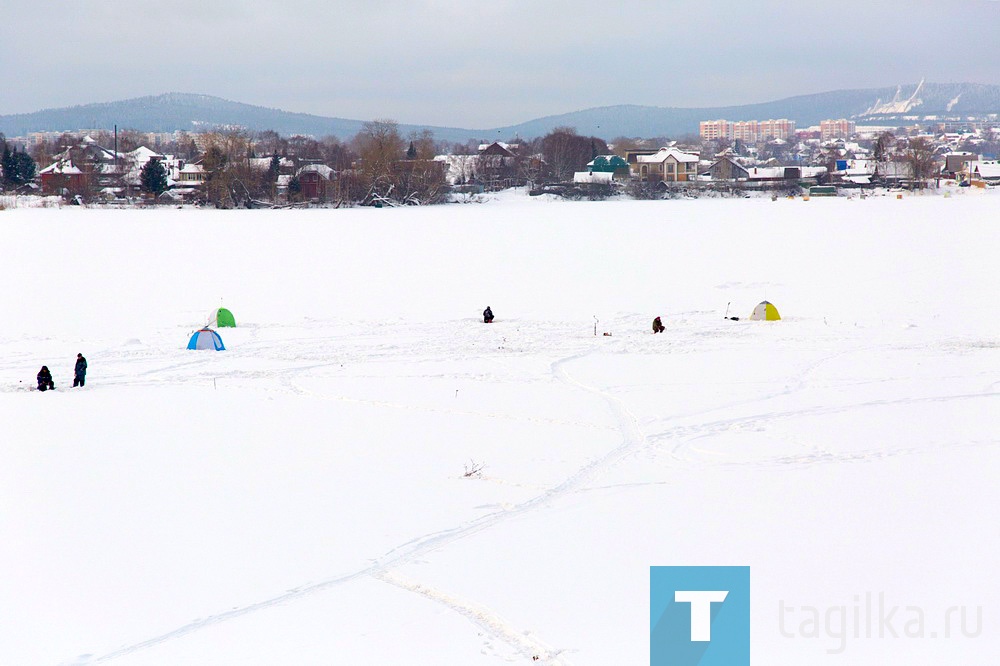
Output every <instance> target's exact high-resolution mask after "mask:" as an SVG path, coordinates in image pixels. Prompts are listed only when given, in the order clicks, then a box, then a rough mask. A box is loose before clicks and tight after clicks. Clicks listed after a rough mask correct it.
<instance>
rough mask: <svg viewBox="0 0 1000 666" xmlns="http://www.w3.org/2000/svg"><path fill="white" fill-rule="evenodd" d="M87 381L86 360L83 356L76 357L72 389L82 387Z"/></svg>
mask: <svg viewBox="0 0 1000 666" xmlns="http://www.w3.org/2000/svg"><path fill="white" fill-rule="evenodd" d="M85 381H87V359H85V358H84V357H83V354H77V355H76V367H74V368H73V387H74V388H76V387H77V386H83V383H84V382H85Z"/></svg>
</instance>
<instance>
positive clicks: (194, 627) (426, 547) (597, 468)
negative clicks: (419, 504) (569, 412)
mask: <svg viewBox="0 0 1000 666" xmlns="http://www.w3.org/2000/svg"><path fill="white" fill-rule="evenodd" d="M595 349H596V348H591V349H589V350H587V351H584V352H578V353H575V354H572V355H571V356H567V357H565V358H562V359H559V360H557V361H555V362H554V363H552V364H551V366H550V371H551V373H552V375H553V376H554V377H556V378H557V379H558V380H560V381H561V382H563V383H565V384H567V385H568V386H571V387H574V388H576V389H579V390H582V391H585V392H587V393H592V394H595V395H598V396H601V397H602V398H604V399H605V400H606V401H607V403H608V404H609V406H610V407H611V410H612V412H613V414H614V416H615V419H616V421H617V423H618V427H619V429H620V431H621V433H622V442H621V444H619V446H617V447H616V448H614V449H612V450H611V451H610V452H608V453H607V454H605V455H604V456H602V457H600V458H597V459H595V460H592V461H591V462H590V463H588V464H587V465H585V466H583V467H582V468H581V469H579V470H577V472H576V473H574V474H573V475H572V476H570V477H568V478H566V479H565V480H563V481H562V482H561V483H559V484H558V485H556V486H553V487H551V488H549V489H548V490H546V491H545V492H543V493H540V494H539V495H537V496H535V497H533V498H532V499H529V500H527V501H525V502H522V503H521V504H518V505H515V506H513V507H512V508H510V509H507V510H501V511H497V512H493V513H490V514H486V515H483V516H481V517H479V518H476V519H473V520H471V521H468V522H466V523H463V524H461V525H458V526H456V527H453V528H450V529H447V530H443V531H439V532H435V533H431V534H427V535H423V536H420V537H417V538H415V539H412V540H410V541H408V542H405V543H403V544H401V545H399V546H397V547H396V548H394V549H392V550H390V551H389V552H387V553H386V554H384V555H383V556H382V557H380V558H379V559H378V560H376V561H375V562H374V564H372V565H371V566H369V567H366V568H364V569H361V570H358V571H355V572H352V573H348V574H344V575H341V576H337V577H334V578H330V579H327V580H325V581H321V582H319V583H315V584H312V585H307V586H303V587H299V588H293V589H291V590H289V591H288V592H286V593H285V594H281V595H278V596H276V597H272V598H270V599H266V600H264V601H260V602H257V603H254V604H250V605H247V606H243V607H240V608H236V609H233V610H230V611H226V612H223V613H218V614H216V615H211V616H209V617H206V618H200V619H197V620H194V621H192V622H190V623H188V624H186V625H184V626H182V627H179V628H177V629H175V630H173V631H170V632H167V633H164V634H161V635H159V636H155V637H152V638H149V639H146V640H144V641H140V642H138V643H134V644H132V645H129V646H126V647H122V648H119V649H118V650H115V651H112V652H109V653H107V654H104V655H102V656H99V657H96V658H94V659H93V660H92V661H91V662H89V663H95V664H98V663H104V662H108V661H112V660H114V659H118V658H121V657H124V656H127V655H130V654H133V653H135V652H138V651H140V650H145V649H148V648H151V647H154V646H156V645H159V644H162V643H165V642H167V641H172V640H176V639H178V638H181V637H183V636H186V635H188V634H190V633H193V632H195V631H199V630H201V629H204V628H206V627H210V626H212V625H215V624H219V623H221V622H226V621H229V620H233V619H236V618H239V617H242V616H244V615H247V614H249V613H255V612H258V611H261V610H265V609H268V608H273V607H275V606H279V605H284V604H287V603H290V602H292V601H294V600H296V599H299V598H302V597H304V596H306V595H311V594H315V593H317V592H321V591H324V590H328V589H330V588H332V587H335V586H338V585H342V584H344V583H347V582H350V581H353V580H357V579H359V578H361V577H363V576H375V577H378V576H380V575H384V574H386V573H387V572H388V571H389V570H390V569H392V568H395V567H399V566H401V565H403V564H406V563H407V562H409V561H411V560H413V559H415V558H418V557H421V556H424V555H426V554H428V553H430V552H433V551H435V550H438V549H440V548H443V547H444V546H446V545H448V544H450V543H453V542H455V541H457V540H459V539H464V538H466V537H469V536H472V535H474V534H477V533H479V532H482V531H483V530H486V529H489V528H491V527H493V526H495V525H497V524H499V523H501V522H503V521H506V520H509V519H511V518H514V517H516V516H520V515H523V514H525V513H527V512H530V511H533V510H536V509H538V508H540V507H542V506H545V505H547V504H549V503H550V502H552V501H553V500H555V499H557V498H559V497H561V496H563V495H566V494H567V493H570V492H573V491H574V490H576V489H578V488H580V487H581V486H583V485H584V484H586V483H587V482H588V481H590V480H591V479H593V478H595V477H596V476H597V475H598V474H599V473H600V472H601V471H602V470H604V469H607V468H608V467H610V466H611V465H613V464H615V463H616V462H618V461H619V460H621V459H622V458H624V457H625V456H627V455H628V454H630V453H632V452H634V451H636V450H638V449H639V448H640V447H641V446H643V445H644V444H645V441H646V439H645V436H644V435H643V433H642V432H641V430H640V429H639V425H638V420H637V419H636V417H635V416H634V415H633V414H632V413H631V412H629V411H628V409H627V408H626V407H625V405H624V403H623V402H622V401H621V400H620V399H619V398H617V397H616V396H613V395H611V394H609V393H607V392H604V391H601V390H600V389H597V388H593V387H591V386H588V385H586V384H583V383H581V382H579V381H577V380H575V379H573V378H572V377H571V376H570V375H569V374H568V373H567V372H566V370H565V368H564V366H566V365H567V364H568V363H571V362H573V361H575V360H578V359H580V358H583V357H585V356H587V355H589V354H591V353H593V351H594V350H595ZM297 370H298V371H301V370H302V368H298V369H297ZM494 635H495V637H496V638H498V639H501V640H504V641H505V642H506V641H507V640H509V638H510V637H509V635H507V633H506V632H505V631H499V633H496V634H494ZM547 654H548V653H547ZM550 663H552V664H557V663H559V662H550Z"/></svg>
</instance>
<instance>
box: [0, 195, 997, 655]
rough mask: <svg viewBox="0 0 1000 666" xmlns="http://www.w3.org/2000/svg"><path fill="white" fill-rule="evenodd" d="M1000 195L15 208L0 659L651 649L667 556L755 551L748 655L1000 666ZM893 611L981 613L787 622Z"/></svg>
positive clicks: (2, 389)
mask: <svg viewBox="0 0 1000 666" xmlns="http://www.w3.org/2000/svg"><path fill="white" fill-rule="evenodd" d="M995 208H996V203H995V199H994V197H992V196H988V195H987V196H977V197H973V196H969V197H953V198H950V199H944V198H941V197H912V198H908V199H904V200H902V201H897V200H894V199H892V200H890V199H875V200H865V201H847V200H843V199H837V200H825V201H822V200H814V201H810V202H802V201H787V200H779V201H777V202H771V201H769V200H745V201H744V200H740V201H683V202H604V203H577V204H572V203H557V202H547V201H536V200H530V199H527V197H524V198H523V199H519V198H514V197H511V198H510V200H505V201H501V202H496V203H491V204H486V205H466V206H445V207H436V208H427V209H405V210H404V209H397V210H385V209H383V210H377V211H376V210H317V211H294V212H293V211H274V212H265V211H250V212H232V213H228V212H211V211H176V210H164V211H134V212H133V211H108V212H102V211H90V210H68V209H62V210H16V211H4V212H3V213H0V239H2V241H3V246H4V247H5V248H7V252H6V256H5V261H4V262H2V264H0V276H2V277H3V281H4V284H6V285H8V287H9V288H8V289H7V290H5V291H4V293H3V294H2V295H0V311H2V312H4V313H5V330H4V331H3V332H2V333H0V349H2V351H3V354H2V356H0V358H2V360H0V420H2V423H3V424H4V432H5V433H6V435H5V437H4V440H5V442H6V443H5V445H4V447H3V449H2V450H3V460H2V461H0V463H2V464H0V539H2V542H3V543H5V544H6V547H5V548H3V549H0V564H2V565H3V568H4V570H5V571H9V572H17V575H16V576H8V577H4V579H3V581H2V582H0V616H2V617H4V618H6V620H5V621H4V622H3V623H2V624H0V663H11V664H67V663H121V664H168V663H170V664H174V663H206V664H207V663H213V664H222V663H240V664H251V663H259V664H273V663H296V664H310V663H315V664H327V663H340V662H344V663H360V664H385V663H415V664H472V663H484V664H489V663H537V662H532V661H531V657H532V656H535V655H537V656H539V657H540V660H539V661H540V662H541V663H543V664H563V665H568V664H574V665H580V664H611V663H615V664H633V663H647V662H648V628H647V627H648V594H649V589H648V571H649V566H651V565H669V564H677V565H701V564H704V565H711V564H749V565H750V566H751V568H752V577H753V594H754V606H753V618H752V619H753V627H754V633H753V641H754V654H755V660H757V659H763V660H766V661H767V663H775V664H801V663H851V664H867V663H871V664H879V663H885V662H886V660H891V661H894V662H897V663H904V662H905V663H935V664H942V663H956V664H968V663H977V661H980V662H981V661H983V660H984V659H988V657H986V655H990V654H992V653H993V651H994V648H995V645H996V635H997V634H996V633H995V632H996V629H995V628H992V629H991V627H990V625H989V624H988V620H989V617H990V614H989V610H990V609H994V610H995V609H996V607H997V603H998V601H1000V598H998V596H1000V595H998V593H997V592H996V591H995V590H994V589H992V588H991V587H989V586H988V585H984V584H983V583H984V580H988V577H989V575H990V571H991V568H992V559H993V554H995V553H996V552H997V546H998V535H997V532H996V530H995V529H993V528H992V527H991V526H993V525H996V524H997V519H998V518H1000V516H998V513H1000V511H998V510H997V509H996V506H997V501H996V500H997V492H996V490H995V487H994V486H995V484H993V482H992V480H993V479H995V478H996V476H997V472H1000V470H998V467H1000V464H998V460H1000V458H998V456H997V449H996V446H997V439H998V438H997V436H996V426H995V416H994V414H995V413H996V411H997V394H998V386H1000V376H998V375H1000V372H998V368H1000V365H998V363H997V351H998V348H1000V343H998V342H997V337H996V331H997V330H998V324H1000V317H998V314H997V312H996V309H995V308H992V307H990V305H989V303H990V302H989V296H990V294H991V293H993V292H995V290H996V289H995V288H996V285H997V283H998V279H997V278H998V270H997V268H996V267H995V258H996V249H997V247H1000V245H998V243H997V240H998V234H997V227H996V223H995V221H994V219H993V218H995V213H994V211H995ZM764 298H767V299H768V300H770V301H772V302H773V303H775V304H776V305H777V307H778V309H779V311H780V312H781V313H782V316H783V317H784V319H783V321H781V322H747V321H740V322H732V321H726V320H724V319H723V314H724V312H725V310H726V304H727V303H731V305H730V314H735V315H737V316H741V317H746V315H748V314H749V312H750V310H751V309H752V308H753V306H754V305H756V303H757V302H759V301H760V300H763V299H764ZM220 301H221V302H222V304H224V305H225V306H226V307H228V308H230V309H231V310H233V312H234V314H235V315H236V319H237V323H238V324H239V326H240V328H237V329H235V330H226V329H223V330H222V331H221V333H222V337H223V339H224V341H225V343H226V345H227V348H228V349H227V351H225V352H220V353H211V352H190V351H187V350H185V349H184V345H185V344H186V342H187V337H188V336H189V334H190V332H191V331H193V330H194V329H195V328H197V327H198V326H200V325H201V324H203V323H205V321H206V320H207V318H208V313H209V312H210V311H211V310H212V308H213V307H217V306H218V305H219V303H220ZM486 305H491V306H492V307H493V310H494V312H496V314H497V322H496V323H494V324H492V325H490V326H486V325H483V324H482V323H481V322H480V321H479V319H478V316H477V315H478V313H479V312H481V310H482V309H483V308H484V307H485V306H486ZM656 314H660V315H662V316H663V321H664V324H665V325H666V327H667V330H666V331H665V332H664V333H663V334H660V335H655V336H654V335H652V334H651V333H650V330H649V322H650V321H651V320H652V317H653V316H655V315H656ZM595 316H596V317H597V318H598V319H599V322H597V331H598V336H596V337H595V336H594V335H593V333H594V325H595V323H594V317H595ZM605 331H607V332H610V333H612V335H611V336H610V337H605V336H603V335H600V334H601V333H603V332H605ZM78 351H81V352H83V353H84V355H85V356H87V357H88V360H89V361H90V372H89V373H88V385H87V387H86V388H85V389H83V390H78V391H73V390H71V389H69V388H68V387H69V385H70V384H71V381H69V380H70V379H71V372H70V369H71V367H72V360H73V358H74V357H75V354H76V352H78ZM42 364H46V365H48V366H49V367H50V368H51V369H52V370H53V374H54V376H55V381H56V385H57V390H56V391H55V392H54V393H52V394H44V395H40V394H37V393H35V392H31V391H29V390H26V388H25V387H26V386H30V385H31V384H32V383H33V378H34V374H35V372H37V369H38V367H39V366H40V365H42ZM470 463H484V464H485V465H486V467H485V469H484V470H483V473H482V475H481V477H477V478H463V476H462V475H463V472H464V470H465V469H466V466H467V465H468V464H470ZM868 591H874V592H876V593H877V592H879V591H882V592H884V593H885V594H886V595H887V596H888V597H889V598H890V599H894V601H893V603H898V604H901V605H903V606H905V605H907V604H917V605H921V606H922V607H926V609H927V613H928V625H931V624H932V622H937V618H938V615H940V613H937V611H938V610H939V609H940V610H941V611H942V612H943V610H944V609H946V608H948V607H949V606H952V605H955V604H965V605H969V606H970V607H975V606H977V605H982V606H984V607H985V608H986V610H987V613H986V624H985V626H984V628H983V632H982V635H981V636H980V637H978V638H953V639H949V640H939V641H933V640H929V639H899V640H890V639H885V640H875V639H868V640H866V639H864V638H861V639H857V640H856V639H853V638H851V639H849V640H848V641H847V646H846V649H845V650H844V651H842V652H841V653H838V654H833V653H831V652H830V650H832V649H834V648H837V647H838V646H839V645H840V641H839V640H838V639H836V638H831V637H820V638H806V637H803V636H797V637H796V638H788V637H785V636H782V634H781V633H780V631H779V626H778V602H779V600H783V601H785V602H786V603H787V604H790V605H792V606H796V607H801V606H803V605H813V606H817V607H830V606H837V605H844V604H846V605H850V604H851V603H852V599H853V597H854V596H855V595H858V594H861V595H863V594H864V593H865V592H868ZM794 617H797V618H798V619H799V620H801V616H794ZM938 624H939V622H938ZM794 626H795V628H796V630H797V629H798V622H795V623H794ZM900 626H901V625H900ZM991 637H992V638H991Z"/></svg>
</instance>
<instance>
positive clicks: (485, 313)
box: [483, 305, 493, 324]
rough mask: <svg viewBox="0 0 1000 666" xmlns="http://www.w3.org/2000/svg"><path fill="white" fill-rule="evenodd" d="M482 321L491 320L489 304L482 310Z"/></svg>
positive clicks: (488, 321) (491, 311) (489, 321)
mask: <svg viewBox="0 0 1000 666" xmlns="http://www.w3.org/2000/svg"><path fill="white" fill-rule="evenodd" d="M483 321H484V322H486V323H487V324H489V323H491V322H492V321H493V310H490V306H488V305H487V306H486V309H485V310H483Z"/></svg>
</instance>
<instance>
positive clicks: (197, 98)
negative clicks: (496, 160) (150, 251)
mask: <svg viewBox="0 0 1000 666" xmlns="http://www.w3.org/2000/svg"><path fill="white" fill-rule="evenodd" d="M990 114H1000V86H997V85H985V84H978V83H926V84H924V83H920V84H909V85H905V86H899V87H898V88H870V89H865V90H837V91H833V92H826V93H818V94H814V95H800V96H797V97H789V98H787V99H781V100H776V101H773V102H763V103H760V104H747V105H742V106H721V107H709V108H698V109H690V108H675V107H656V106H635V105H620V106H606V107H600V108H593V109H586V110H583V111H575V112H573V113H565V114H562V115H556V116H546V117H544V118H538V119H535V120H530V121H528V122H524V123H520V124H517V125H508V126H505V127H494V128H491V129H462V128H454V127H435V126H429V125H400V129H401V131H402V132H403V133H404V134H408V133H409V132H411V131H415V130H421V129H430V130H431V131H433V132H434V135H435V137H436V138H438V139H443V140H447V141H462V142H465V141H468V140H470V139H471V140H484V139H488V138H497V137H499V138H502V139H508V138H511V137H514V136H521V137H528V138H530V137H536V136H543V135H545V134H547V133H548V132H549V131H551V130H552V129H553V128H555V127H559V126H570V127H575V128H576V129H577V131H579V132H580V133H581V134H587V135H591V134H592V135H595V136H599V137H602V138H605V139H612V138H614V137H617V136H643V137H653V136H669V137H677V136H683V135H686V134H697V132H698V122H699V121H700V120H712V119H718V118H725V119H727V120H754V119H758V120H763V119H767V118H789V119H791V120H794V121H795V122H796V123H797V124H798V126H799V127H805V126H809V125H815V124H817V123H818V122H819V121H820V120H823V119H827V118H854V119H855V120H856V121H857V122H859V123H866V122H867V123H871V124H880V123H886V124H896V123H902V122H907V121H908V120H907V119H912V118H913V117H919V118H924V117H927V116H939V117H945V116H947V117H955V118H957V117H963V116H970V115H976V116H984V115H990ZM909 121H910V122H912V120H909ZM362 124H363V121H361V120H348V119H344V118H327V117H324V116H316V115H310V114H307V113H293V112H289V111H282V110H280V109H272V108H267V107H262V106H253V105H250V104H242V103H240V102H232V101H229V100H225V99H221V98H218V97H212V96H210V95H192V94H186V93H168V94H164V95H157V96H151V97H139V98H135V99H128V100H122V101H118V102H105V103H99V104H86V105H83V106H73V107H67V108H61V109H46V110H44V111H36V112H34V113H22V114H14V115H7V116H0V132H3V133H4V134H6V135H7V136H9V137H14V136H25V135H27V134H28V133H29V132H41V131H72V130H77V129H111V128H112V127H113V126H114V125H118V127H119V128H131V129H138V130H143V131H148V132H173V131H176V130H187V131H199V130H205V129H211V128H212V127H218V126H227V125H230V126H231V125H239V126H242V127H246V128H247V129H250V130H256V131H259V130H266V129H270V130H274V131H276V132H279V133H281V134H284V135H291V134H305V135H312V136H315V137H323V136H329V135H333V136H337V137H340V138H342V139H347V138H350V137H352V136H354V135H355V134H357V132H358V131H359V130H360V129H361V126H362Z"/></svg>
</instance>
